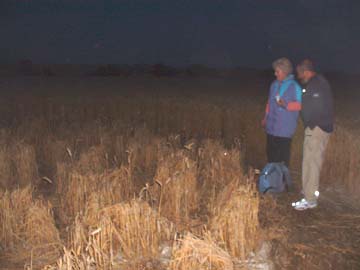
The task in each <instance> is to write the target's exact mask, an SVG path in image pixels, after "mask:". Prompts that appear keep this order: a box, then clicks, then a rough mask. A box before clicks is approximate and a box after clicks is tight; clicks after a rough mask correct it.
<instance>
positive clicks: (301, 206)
mask: <svg viewBox="0 0 360 270" xmlns="http://www.w3.org/2000/svg"><path fill="white" fill-rule="evenodd" d="M292 206H293V207H294V209H295V210H299V211H303V210H306V209H312V208H315V207H316V206H317V202H308V201H307V200H306V199H301V200H300V201H297V202H293V203H292Z"/></svg>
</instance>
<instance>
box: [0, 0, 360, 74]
mask: <svg viewBox="0 0 360 270" xmlns="http://www.w3.org/2000/svg"><path fill="white" fill-rule="evenodd" d="M0 35H1V42H0V63H16V62H18V61H19V60H21V59H31V60H32V61H33V62H34V63H46V64H51V63H70V64H104V63H118V64H153V63H164V64H169V65H189V64H194V63H196V64H205V65H209V66H215V67H236V66H242V67H257V68H269V67H271V62H272V61H273V60H274V59H276V58H278V57H281V56H286V57H289V58H290V59H291V60H292V61H294V62H297V61H299V60H300V59H302V58H303V57H310V58H312V59H313V60H315V62H316V63H317V64H318V66H320V68H322V69H323V70H339V71H354V72H360V57H359V56H360V53H359V50H360V1H359V0H274V1H272V0H216V1H215V0H214V1H212V0H191V1H188V0H183V1H181V0H178V1H175V0H174V1H171V0H164V1H160V0H158V1H153V0H128V1H125V0H117V1H115V0H104V1H101V0H96V1H95V0H47V1H43V0H1V2H0Z"/></svg>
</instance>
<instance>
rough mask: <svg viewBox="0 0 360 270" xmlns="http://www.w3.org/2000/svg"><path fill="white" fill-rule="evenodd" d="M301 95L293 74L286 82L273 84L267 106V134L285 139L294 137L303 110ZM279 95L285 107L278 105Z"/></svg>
mask: <svg viewBox="0 0 360 270" xmlns="http://www.w3.org/2000/svg"><path fill="white" fill-rule="evenodd" d="M301 94H302V93H301V88H300V86H299V84H298V83H297V82H296V81H295V80H294V75H292V74H290V75H289V76H287V77H286V79H285V80H284V81H281V82H280V81H277V80H275V81H274V82H273V83H272V84H271V86H270V93H269V99H268V103H267V106H266V116H265V121H266V122H265V123H266V133H268V134H270V135H273V136H277V137H284V138H291V137H292V136H293V135H294V133H295V129H296V125H297V119H298V116H299V111H300V110H301ZM277 95H278V96H280V98H281V99H282V100H283V101H284V102H285V106H279V105H278V104H277V102H276V96H277Z"/></svg>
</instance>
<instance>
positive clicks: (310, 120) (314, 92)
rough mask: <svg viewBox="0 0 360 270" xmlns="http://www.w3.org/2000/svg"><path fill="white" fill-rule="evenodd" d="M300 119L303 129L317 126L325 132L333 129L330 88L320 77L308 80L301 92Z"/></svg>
mask: <svg viewBox="0 0 360 270" xmlns="http://www.w3.org/2000/svg"><path fill="white" fill-rule="evenodd" d="M302 99H303V105H302V111H301V115H302V119H303V122H304V126H305V127H310V128H311V129H313V128H314V127H316V126H318V127H319V128H321V129H322V130H323V131H325V132H328V133H330V132H332V131H333V129H334V127H333V125H334V108H333V97H332V92H331V87H330V85H329V83H328V81H327V80H326V79H325V78H324V77H323V76H322V75H316V76H314V77H313V78H311V79H310V80H309V82H308V83H307V84H306V86H305V88H304V90H303V96H302Z"/></svg>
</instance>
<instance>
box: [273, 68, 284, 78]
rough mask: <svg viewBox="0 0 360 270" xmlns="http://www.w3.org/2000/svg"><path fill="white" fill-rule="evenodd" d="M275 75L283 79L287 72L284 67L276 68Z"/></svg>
mask: <svg viewBox="0 0 360 270" xmlns="http://www.w3.org/2000/svg"><path fill="white" fill-rule="evenodd" d="M274 74H275V77H276V79H277V80H278V81H283V80H285V78H286V76H287V73H285V72H284V71H283V70H282V69H280V68H275V73H274Z"/></svg>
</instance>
